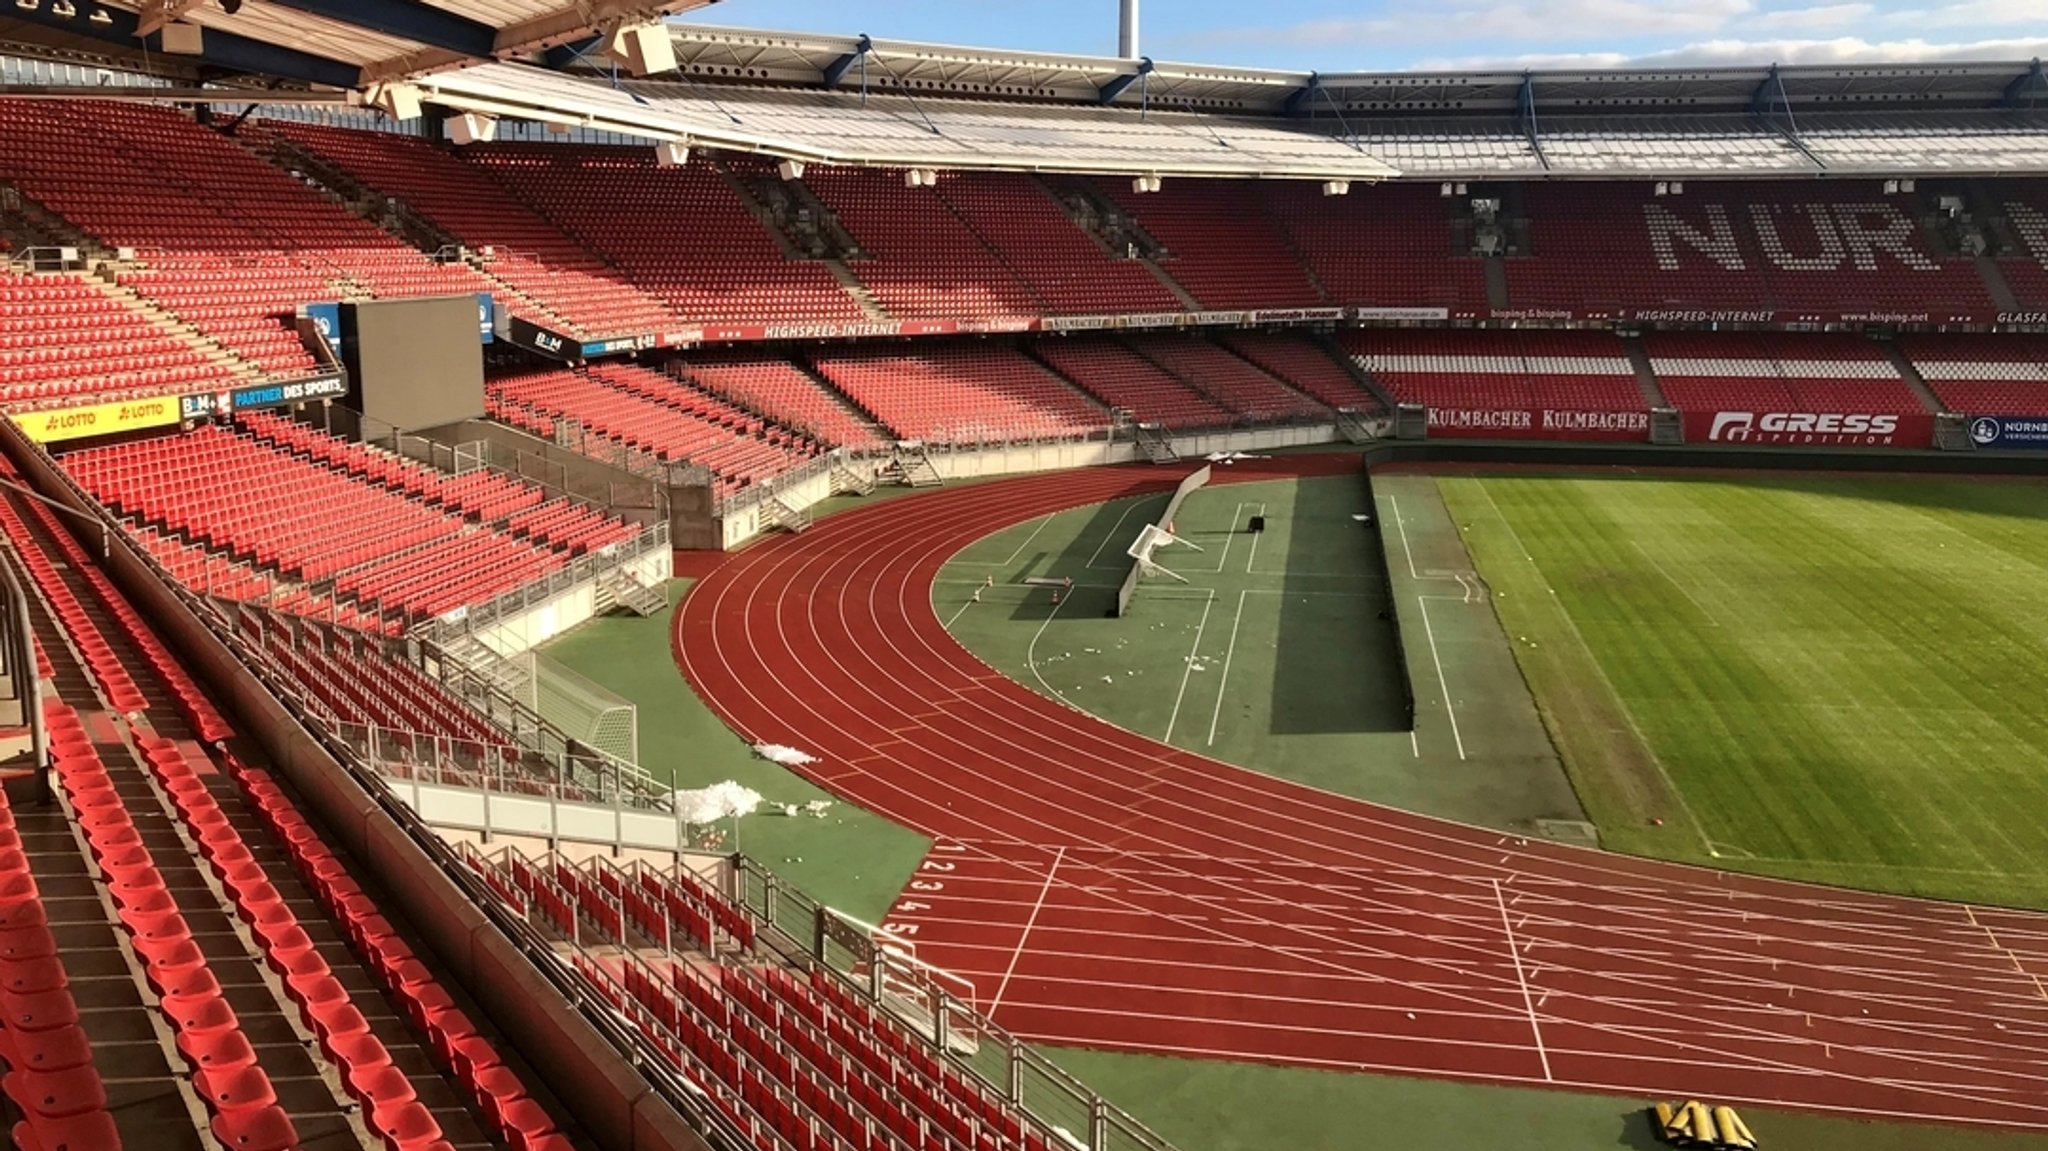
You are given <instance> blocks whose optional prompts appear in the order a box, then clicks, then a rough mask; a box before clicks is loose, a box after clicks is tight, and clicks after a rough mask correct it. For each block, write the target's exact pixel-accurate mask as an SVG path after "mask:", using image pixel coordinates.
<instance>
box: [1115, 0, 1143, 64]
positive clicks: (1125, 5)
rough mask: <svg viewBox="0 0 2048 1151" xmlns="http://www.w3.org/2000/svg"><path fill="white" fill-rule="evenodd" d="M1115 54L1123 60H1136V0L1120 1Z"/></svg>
mask: <svg viewBox="0 0 2048 1151" xmlns="http://www.w3.org/2000/svg"><path fill="white" fill-rule="evenodd" d="M1116 54H1117V55H1118V56H1119V57H1121V58H1122V59H1125V60H1136V59H1137V58H1138V0H1122V10H1121V11H1120V12H1119V14H1118V17H1117V22H1116Z"/></svg>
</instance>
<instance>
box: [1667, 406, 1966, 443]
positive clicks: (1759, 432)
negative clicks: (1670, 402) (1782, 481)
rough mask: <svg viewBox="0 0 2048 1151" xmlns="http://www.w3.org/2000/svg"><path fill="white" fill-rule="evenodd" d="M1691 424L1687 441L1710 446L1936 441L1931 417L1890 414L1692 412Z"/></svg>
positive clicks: (1687, 416) (1687, 415)
mask: <svg viewBox="0 0 2048 1151" xmlns="http://www.w3.org/2000/svg"><path fill="white" fill-rule="evenodd" d="M1686 424H1687V427H1686V438H1687V439H1704V440H1705V441H1706V442H1708V443H1710V444H1778V445H1787V446H1792V445H1807V446H1814V447H1831V446H1855V447H1882V446H1902V447H1924V446H1926V444H1927V442H1928V439H1929V437H1930V436H1931V435H1932V430H1931V424H1930V422H1929V420H1928V418H1927V417H1926V416H1924V415H1923V416H1909V415H1896V414H1890V413H1882V414H1872V413H1864V412H1846V413H1845V412H1713V413H1711V414H1710V413H1706V412H1688V413H1687V414H1686ZM1702 424H1704V425H1705V426H1701V425H1702Z"/></svg>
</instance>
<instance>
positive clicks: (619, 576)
mask: <svg viewBox="0 0 2048 1151" xmlns="http://www.w3.org/2000/svg"><path fill="white" fill-rule="evenodd" d="M769 502H770V503H774V504H780V503H781V502H782V501H780V500H771V501H769ZM808 522H809V521H808V520H806V524H808ZM797 530H802V529H797ZM614 607H622V608H625V609H626V610H627V611H630V612H632V613H633V614H634V615H637V616H639V617H641V618H642V619H645V618H647V617H649V616H656V615H660V614H661V613H662V612H664V611H667V610H668V595H667V594H666V593H665V592H663V591H662V590H661V589H660V588H658V587H650V586H648V585H647V584H644V583H641V582H640V581H639V580H637V579H635V578H634V577H633V575H632V573H630V572H627V571H623V570H621V571H615V572H613V573H612V574H610V575H609V576H606V577H605V578H604V579H602V580H599V581H598V584H597V613H598V614H599V615H603V614H604V613H606V612H608V611H610V610H611V609H612V608H614Z"/></svg>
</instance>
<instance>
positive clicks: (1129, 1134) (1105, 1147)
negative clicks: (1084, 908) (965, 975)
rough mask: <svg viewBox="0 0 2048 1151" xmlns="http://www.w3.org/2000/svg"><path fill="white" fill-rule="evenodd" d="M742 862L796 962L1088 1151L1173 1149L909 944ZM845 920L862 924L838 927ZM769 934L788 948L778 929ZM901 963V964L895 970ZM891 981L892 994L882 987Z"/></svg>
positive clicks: (740, 877) (766, 920)
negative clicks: (903, 946)
mask: <svg viewBox="0 0 2048 1151" xmlns="http://www.w3.org/2000/svg"><path fill="white" fill-rule="evenodd" d="M732 862H733V867H732V879H733V889H732V892H731V893H730V894H731V896H732V898H733V900H734V902H736V903H738V904H739V905H740V907H741V908H742V909H743V910H745V911H746V912H747V913H748V914H749V915H750V916H752V917H753V918H754V919H755V920H756V921H757V922H758V923H760V924H761V925H762V926H764V927H772V928H773V929H774V930H775V931H776V932H778V933H779V934H780V935H782V936H785V937H786V938H787V940H788V941H790V942H792V943H794V944H795V945H796V949H795V950H793V951H785V952H784V957H785V958H786V959H788V960H790V961H791V962H792V963H795V964H796V965H798V966H800V967H806V968H811V967H815V968H817V969H820V970H823V971H826V972H828V973H830V974H831V975H832V976H834V977H835V978H836V979H837V980H838V981H839V982H840V983H841V984H843V985H844V986H846V987H848V988H849V989H851V990H853V991H854V992H855V993H856V994H858V995H860V996H862V997H863V998H865V999H868V1000H870V1001H871V1002H873V1003H875V1004H876V1005H878V1006H879V1007H880V1008H882V1009H883V1010H885V1011H887V1012H888V1013H889V1014H890V1016H891V1017H892V1018H895V1019H896V1020H898V1021H899V1022H901V1023H902V1024H903V1025H905V1026H907V1027H909V1028H910V1029H911V1030H913V1031H916V1032H918V1033H919V1034H922V1035H925V1036H926V1037H927V1038H931V1039H933V1040H934V1041H935V1042H936V1043H937V1045H938V1046H939V1048H940V1050H942V1051H943V1052H944V1053H945V1054H946V1057H947V1058H949V1059H950V1060H952V1062H953V1063H954V1065H955V1066H958V1067H960V1068H962V1069H963V1070H966V1071H969V1072H971V1073H973V1074H974V1076H975V1077H976V1078H978V1079H980V1080H981V1081H982V1082H983V1083H984V1084H986V1085H987V1086H988V1087H989V1088H990V1089H991V1090H993V1091H994V1092H995V1093H996V1094H997V1095H999V1096H1001V1097H1002V1098H1003V1099H1005V1100H1007V1101H1008V1102H1009V1103H1010V1104H1012V1105H1013V1106H1015V1107H1017V1108H1018V1109H1019V1110H1021V1111H1024V1112H1026V1113H1027V1114H1029V1115H1031V1116H1032V1117H1033V1118H1035V1119H1037V1120H1038V1121H1039V1122H1040V1123H1041V1124H1043V1125H1045V1126H1046V1127H1047V1128H1048V1129H1050V1130H1052V1131H1053V1132H1054V1133H1056V1134H1064V1135H1065V1136H1066V1137H1067V1138H1068V1139H1069V1140H1071V1141H1072V1143H1073V1145H1075V1146H1077V1147H1080V1148H1083V1149H1085V1151H1173V1145H1172V1144H1170V1143H1168V1142H1167V1141H1166V1140H1165V1139H1162V1138H1161V1137H1160V1136H1158V1135H1156V1134H1154V1133H1153V1132H1152V1131H1151V1130H1150V1129H1149V1128H1147V1127H1146V1126H1145V1125H1144V1124H1143V1123H1141V1122H1139V1121H1138V1119H1137V1118H1136V1117H1135V1116H1133V1115H1131V1114H1130V1113H1129V1112H1126V1111H1124V1110H1123V1109H1121V1108H1119V1107H1117V1106H1115V1105H1114V1104H1112V1103H1110V1102H1109V1101H1108V1100H1106V1099H1104V1098H1103V1097H1102V1096H1101V1095H1099V1094H1097V1093H1096V1092H1095V1091H1094V1090H1092V1089H1091V1088H1090V1087H1089V1086H1088V1085H1087V1084H1086V1083H1083V1082H1081V1081H1080V1080H1079V1079H1076V1078H1074V1077H1073V1076H1072V1075H1069V1074H1068V1073H1067V1072H1065V1071H1063V1070H1061V1069H1060V1067H1059V1066H1058V1065H1056V1064H1054V1063H1053V1062H1052V1061H1051V1060H1050V1059H1047V1058H1046V1057H1045V1056H1043V1055H1040V1054H1039V1053H1038V1052H1037V1051H1036V1050H1034V1049H1033V1048H1032V1047H1031V1046H1030V1045H1029V1044H1027V1043H1025V1042H1024V1041H1023V1040H1021V1039H1018V1038H1017V1037H1016V1036H1014V1035H1011V1034H1010V1033H1009V1032H1007V1031H1005V1030H1003V1029H1002V1028H1001V1027H999V1026H997V1025H996V1023H995V1022H994V1021H993V1020H990V1019H988V1018H987V1017H985V1016H983V1015H982V1014H981V1013H980V1011H979V1010H978V1009H977V1007H976V1006H975V1004H974V1003H972V1002H970V1001H968V1000H967V999H965V998H964V997H962V996H960V995H958V994H956V993H954V992H953V991H951V990H949V989H948V988H947V986H946V982H945V981H944V980H938V979H927V978H920V976H919V973H918V972H916V971H915V970H914V968H913V967H912V965H910V964H907V963H905V962H904V960H903V957H902V954H901V952H900V951H899V952H896V953H894V954H892V947H897V946H899V945H898V944H896V943H895V942H894V941H890V940H887V939H881V940H877V939H875V938H874V937H873V934H871V933H869V932H868V930H867V929H866V925H863V924H858V923H856V922H855V921H853V920H851V919H848V918H847V917H845V916H843V915H840V914H839V913H838V912H835V911H833V910H832V909H830V908H828V907H825V906H824V905H823V904H820V903H818V902H817V901H816V900H814V899H812V898H811V897H810V896H808V895H806V894H804V893H803V891H801V890H800V889H798V888H795V887H792V886H790V885H789V884H787V883H785V882H783V881H782V880H781V879H780V878H779V877H778V876H776V875H775V873H773V872H771V871H769V870H768V869H766V868H764V867H762V866H761V865H760V864H759V863H758V862H756V861H755V860H753V859H750V858H748V857H747V856H744V855H735V856H733V857H732ZM835 921H836V922H837V923H840V924H847V925H851V926H852V927H853V928H854V931H852V932H848V931H844V930H837V929H834V928H833V926H832V924H833V923H834V922H835ZM863 937H864V938H865V940H866V942H865V943H863V942H861V939H862V938H863ZM762 938H763V939H765V940H768V941H769V942H770V944H771V945H773V946H776V947H777V949H778V950H782V949H783V945H782V944H781V943H779V942H778V941H776V940H774V939H773V937H772V936H768V935H763V937H762ZM891 964H895V965H896V967H897V977H895V978H892V977H891V974H890V965H891ZM884 988H886V989H888V990H887V993H886V994H878V992H879V991H881V990H882V989H884ZM961 1019H971V1020H973V1023H972V1027H973V1036H972V1042H971V1043H968V1042H947V1034H948V1033H947V1031H946V1029H947V1027H948V1024H947V1023H946V1022H942V1021H949V1020H950V1021H958V1020H961Z"/></svg>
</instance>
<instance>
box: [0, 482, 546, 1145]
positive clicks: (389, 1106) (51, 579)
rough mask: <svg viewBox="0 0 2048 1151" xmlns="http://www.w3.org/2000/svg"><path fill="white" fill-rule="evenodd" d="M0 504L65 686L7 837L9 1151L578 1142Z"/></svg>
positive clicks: (62, 565)
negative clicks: (31, 886)
mask: <svg viewBox="0 0 2048 1151" xmlns="http://www.w3.org/2000/svg"><path fill="white" fill-rule="evenodd" d="M6 471H7V473H8V475H9V478H14V477H13V476H12V471H11V469H6ZM0 505H4V506H0V521H5V530H6V534H7V536H8V537H9V538H10V539H12V540H13V541H14V542H15V545H16V548H17V549H18V554H19V555H20V557H21V559H22V560H23V562H24V564H25V565H26V566H27V567H28V569H29V570H30V572H31V574H32V577H33V580H34V583H35V585H36V587H37V589H38V593H39V603H38V606H37V608H36V614H37V617H38V623H37V634H38V636H39V638H40V639H41V640H42V641H43V651H44V656H45V661H46V663H47V665H48V671H49V673H50V675H49V679H50V680H51V682H52V683H53V684H55V685H56V686H57V688H58V690H59V692H60V696H59V698H56V699H52V700H50V701H49V702H48V705H47V707H46V712H45V714H46V716H47V717H48V720H49V723H50V731H51V741H50V746H51V758H52V762H53V763H54V766H55V769H56V778H57V783H58V790H59V791H60V793H61V798H60V800H59V806H56V807H53V808H48V809H44V811H43V812H42V813H40V818H33V819H30V820H29V821H27V822H26V825H25V826H24V823H23V822H22V821H19V820H17V821H15V825H14V833H15V834H16V835H21V834H22V833H23V831H24V830H26V832H27V836H26V838H25V839H24V846H25V847H32V848H33V850H34V858H33V860H32V861H30V862H29V863H28V868H27V870H28V872H29V873H30V874H31V875H33V881H34V883H35V885H36V886H37V887H38V888H41V889H43V890H45V891H46V892H47V895H46V896H44V897H43V898H42V899H40V900H39V901H38V902H37V903H36V904H34V905H33V909H32V913H31V911H30V909H28V908H25V907H24V905H23V904H22V903H21V902H20V901H18V900H10V901H8V903H7V910H6V911H5V913H4V924H5V927H6V928H7V930H8V941H9V948H10V956H13V957H19V958H18V959H16V958H11V957H0V962H5V964H6V966H7V967H8V968H9V971H8V976H7V977H8V981H9V983H8V987H7V988H6V990H5V992H4V993H0V1007H4V1010H5V1011H6V1013H7V1014H6V1020H5V1021H6V1025H7V1026H6V1031H7V1033H8V1036H9V1040H10V1045H11V1047H12V1053H11V1055H10V1058H11V1059H12V1060H13V1061H15V1063H16V1067H15V1070H14V1071H13V1072H12V1073H10V1074H9V1075H8V1076H7V1078H6V1080H5V1089H6V1093H7V1094H8V1095H9V1096H10V1097H12V1098H13V1099H14V1101H15V1102H16V1103H17V1104H19V1105H24V1106H23V1110H24V1112H25V1118H24V1120H23V1121H22V1123H21V1124H19V1125H17V1127H16V1128H15V1131H14V1136H15V1138H14V1144H13V1145H15V1146H19V1147H44V1148H54V1147H67V1148H79V1149H81V1151H83V1149H87V1148H90V1149H94V1151H98V1149H101V1148H114V1147H117V1146H121V1145H124V1144H125V1145H127V1146H131V1147H177V1148H182V1147H196V1146H202V1145H205V1146H212V1145H213V1144H202V1143H200V1142H199V1140H198V1139H197V1138H196V1137H195V1136H196V1135H197V1133H198V1132H200V1131H210V1132H211V1134H212V1136H213V1137H214V1139H216V1140H218V1141H219V1144H220V1145H224V1146H228V1147H234V1148H241V1149H245V1151H285V1149H287V1148H297V1147H301V1146H305V1147H314V1146H341V1147H368V1146H387V1147H394V1148H425V1147H428V1146H430V1145H431V1146H435V1147H440V1146H452V1147H460V1148H484V1147H492V1146H498V1145H501V1141H503V1142H504V1143H510V1144H513V1145H517V1146H521V1147H527V1148H532V1149H538V1148H541V1147H549V1148H555V1149H559V1151H568V1149H569V1148H570V1147H572V1146H573V1144H572V1143H571V1142H570V1141H569V1140H568V1139H567V1138H566V1137H564V1136H560V1135H558V1134H555V1132H556V1131H557V1128H556V1125H555V1121H554V1120H553V1118H552V1115H551V1113H550V1111H549V1109H548V1108H546V1107H545V1106H544V1105H543V1104H541V1103H540V1102H538V1101H536V1100H534V1099H533V1098H532V1097H531V1092H530V1088H529V1081H528V1079H527V1078H526V1077H524V1076H522V1075H521V1074H520V1073H518V1072H516V1071H510V1070H508V1071H507V1073H506V1076H507V1077H506V1078H504V1079H493V1080H490V1081H483V1080H480V1079H479V1078H478V1077H477V1076H476V1075H475V1072H476V1070H477V1069H479V1068H484V1067H493V1066H504V1065H505V1058H504V1057H503V1055H502V1054H501V1051H502V1049H501V1048H500V1046H499V1045H498V1044H497V1043H496V1042H495V1041H494V1040H492V1039H490V1038H487V1037H485V1036H483V1035H482V1034H480V1033H479V1031H478V1028H477V1026H476V1025H475V1023H474V1022H473V1021H472V1019H471V1017H470V1015H469V1013H468V1012H467V1011H466V1010H465V1009H464V1008H462V1007H460V1006H458V1005H457V1002H456V1000H455V999H454V998H453V997H452V995H451V994H450V991H449V989H448V986H447V985H446V984H445V983H444V982H443V981H442V980H441V979H440V978H439V977H438V976H437V975H436V974H435V973H434V971H433V969H432V968H431V967H429V966H428V965H427V963H426V962H425V961H424V960H423V959H422V958H421V957H420V956H418V955H417V954H416V953H415V951H414V950H413V948H412V947H411V946H410V945H409V944H408V942H407V934H408V933H403V932H402V929H401V928H399V927H398V926H396V925H395V924H394V923H393V922H392V921H391V919H390V918H389V914H390V913H388V912H384V911H383V908H384V907H385V906H386V905H387V901H385V900H384V899H382V898H380V894H381V893H379V892H376V891H375V890H373V889H371V888H370V887H368V886H367V885H366V883H365V881H364V880H363V879H361V878H360V877H358V876H357V875H356V874H355V868H354V867H353V866H352V865H351V864H350V863H349V862H348V861H346V860H345V859H343V858H342V857H341V856H340V855H339V854H338V853H337V852H335V851H334V850H333V849H331V848H330V847H328V846H327V845H326V844H325V843H324V842H323V840H322V837H321V836H320V835H319V834H318V833H317V832H316V831H315V829H314V828H313V827H312V825H311V824H309V823H308V822H307V820H306V819H305V817H304V815H303V814H302V813H301V812H300V810H299V806H298V803H297V801H296V800H295V799H294V798H292V797H291V796H290V795H289V794H288V793H287V792H286V791H284V790H283V789H282V788H281V787H280V786H279V785H278V784H277V783H276V782H275V781H274V780H273V779H272V778H271V777H270V776H269V774H268V773H267V772H266V771H264V770H262V769H261V768H260V767H258V766H254V765H250V764H247V763H244V762H242V761H241V760H239V759H238V758H237V757H236V755H235V754H234V753H231V752H229V751H227V750H225V749H226V747H227V744H226V742H225V741H227V740H228V739H229V738H230V737H231V736H232V735H233V732H232V730H231V729H230V728H229V727H228V725H227V724H226V723H225V722H224V721H223V719H222V718H221V716H220V715H219V714H218V713H217V712H216V711H215V710H214V709H213V707H212V704H211V703H210V702H209V701H208V700H207V699H206V697H205V696H204V695H203V694H201V693H200V691H199V690H198V688H197V686H196V684H195V683H194V682H193V681H192V680H191V679H190V678H189V676H188V675H187V674H186V673H185V672H184V670H183V669H182V668H181V666H180V665H179V664H178V663H177V662H176V659H175V657H174V656H173V655H172V654H171V653H170V652H169V650H168V649H166V648H165V647H164V646H163V644H162V643H161V641H160V640H158V638H157V637H156V635H155V634H154V633H153V632H152V631H151V630H150V627H149V624H148V623H147V622H146V621H145V620H144V619H143V618H142V617H141V616H140V614H139V613H137V612H136V611H135V610H134V608H132V607H131V606H130V605H129V604H128V602H127V601H126V599H125V598H124V597H123V596H122V595H121V593H120V592H119V591H117V590H116V589H115V588H114V586H113V584H112V582H111V580H110V579H109V578H108V577H107V576H106V575H105V574H104V573H102V572H101V571H100V570H99V568H98V567H97V566H96V565H95V563H94V561H93V559H92V558H91V557H90V556H89V555H88V554H87V553H86V552H85V550H84V549H83V548H82V547H80V546H79V545H78V544H77V542H76V541H74V540H72V539H71V537H70V536H69V535H68V534H66V533H65V532H64V531H63V529H62V528H61V527H60V526H59V524H58V522H57V520H56V517H55V515H54V514H53V513H51V512H50V511H49V510H48V509H47V508H46V507H44V506H43V505H41V504H39V503H34V502H32V501H29V500H27V499H25V498H23V497H19V496H10V497H8V498H7V499H6V500H4V501H0ZM26 854H27V853H26V852H25V853H24V855H25V856H26ZM20 949H26V950H20ZM458 1051H459V1052H461V1053H462V1054H463V1059H462V1060H458V1059H457V1058H456V1055H457V1053H458ZM462 1062H466V1066H467V1067H468V1068H469V1073H467V1074H465V1073H464V1072H463V1071H461V1070H460V1069H459V1068H458V1066H457V1064H458V1063H462Z"/></svg>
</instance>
